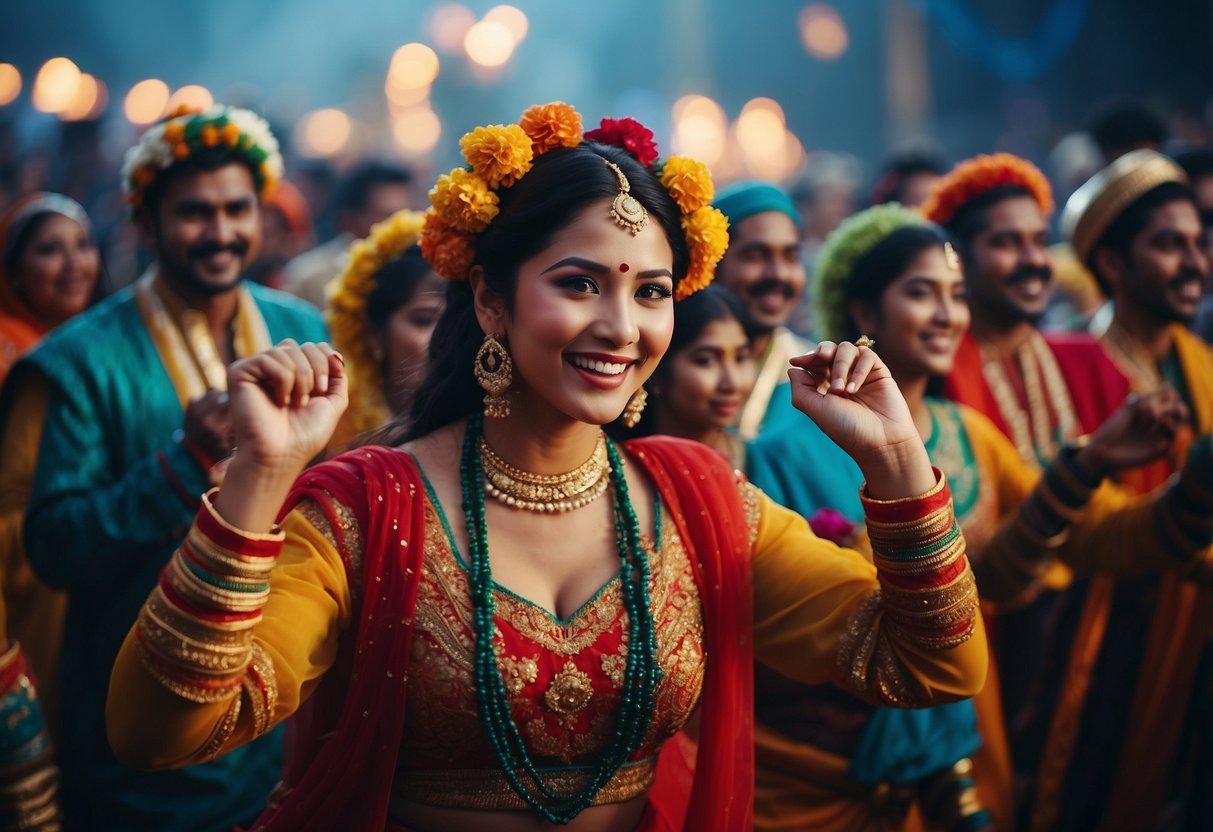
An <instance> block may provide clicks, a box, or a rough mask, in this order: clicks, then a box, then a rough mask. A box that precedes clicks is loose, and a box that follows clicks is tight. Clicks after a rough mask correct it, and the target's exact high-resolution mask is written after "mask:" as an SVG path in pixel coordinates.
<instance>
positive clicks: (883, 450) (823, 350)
mask: <svg viewBox="0 0 1213 832" xmlns="http://www.w3.org/2000/svg"><path fill="white" fill-rule="evenodd" d="M791 363H792V369H790V370H788V377H789V378H790V379H791V382H792V404H794V405H795V406H796V408H797V409H798V410H800V411H801V412H803V413H804V414H805V415H807V416H808V417H809V418H810V419H812V420H813V421H814V422H816V423H817V426H818V427H819V428H821V430H822V432H823V433H825V435H826V436H828V437H829V438H830V439H832V440H833V441H834V443H835V444H836V445H838V446H839V447H840V448H842V449H843V450H844V451H846V452H847V453H848V454H849V455H850V456H851V458H852V459H854V460H855V462H856V463H857V464H858V465H859V467H860V469H861V470H862V471H863V473H864V476H865V478H866V479H867V481H868V491H869V493H870V494H871V496H873V497H876V498H878V499H895V498H898V497H910V496H915V495H918V494H922V493H924V492H926V491H929V490H930V489H931V488H932V487H933V486H934V485H935V476H934V474H933V473H932V471H931V463H930V461H929V460H928V458H927V453H926V449H925V448H924V447H923V444H922V439H921V437H920V436H919V435H918V429H917V428H916V427H915V426H914V419H913V417H912V416H911V415H910V409H909V407H907V406H906V401H905V398H904V397H902V395H901V391H900V390H899V389H898V387H897V383H896V382H895V381H893V375H892V373H890V372H889V368H888V367H886V366H885V364H884V362H883V361H881V360H880V356H879V355H877V353H876V352H875V350H872V349H869V348H868V347H857V346H855V345H854V344H851V343H845V342H844V343H841V344H836V343H834V342H833V341H822V342H821V343H820V344H818V345H817V347H816V349H814V350H812V351H811V352H807V353H805V354H804V355H800V356H797V357H796V358H793V359H792V362H791Z"/></svg>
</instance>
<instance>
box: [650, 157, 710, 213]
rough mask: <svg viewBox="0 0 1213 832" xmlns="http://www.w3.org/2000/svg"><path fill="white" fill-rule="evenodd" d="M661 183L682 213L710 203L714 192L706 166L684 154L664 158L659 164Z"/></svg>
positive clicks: (692, 211) (696, 209)
mask: <svg viewBox="0 0 1213 832" xmlns="http://www.w3.org/2000/svg"><path fill="white" fill-rule="evenodd" d="M661 184H662V186H664V187H665V189H666V190H667V191H669V192H670V196H672V197H674V201H675V202H676V203H678V207H679V208H680V209H682V213H684V214H691V213H694V212H695V211H698V210H699V209H700V208H702V207H704V206H705V205H708V204H710V203H711V202H712V197H713V196H714V195H715V193H716V191H715V188H714V187H713V185H712V174H710V173H709V172H708V168H707V166H706V165H705V164H703V163H702V162H697V161H696V160H694V159H691V158H688V157H686V156H671V157H670V158H668V159H666V160H665V163H664V164H663V165H662V166H661Z"/></svg>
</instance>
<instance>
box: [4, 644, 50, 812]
mask: <svg viewBox="0 0 1213 832" xmlns="http://www.w3.org/2000/svg"><path fill="white" fill-rule="evenodd" d="M0 724H3V725H4V728H5V730H4V731H2V732H0V828H4V829H41V828H48V829H49V828H55V829H57V828H59V827H58V823H59V821H60V820H61V818H60V815H59V804H58V802H57V800H56V796H57V794H58V791H59V771H58V769H56V768H55V766H54V764H53V762H52V756H53V752H52V749H51V742H50V737H49V736H48V735H47V732H46V724H45V721H44V719H43V716H42V708H41V706H40V705H39V704H38V697H37V694H36V692H35V690H34V683H33V681H32V680H31V679H30V676H29V669H28V668H27V666H26V663H25V656H24V655H22V653H21V648H20V646H19V645H17V644H14V645H12V646H11V647H10V648H9V649H8V650H7V651H6V652H5V653H4V654H3V655H0Z"/></svg>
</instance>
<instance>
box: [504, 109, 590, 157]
mask: <svg viewBox="0 0 1213 832" xmlns="http://www.w3.org/2000/svg"><path fill="white" fill-rule="evenodd" d="M518 125H519V126H520V127H521V128H522V129H523V131H525V132H526V134H527V135H528V136H530V137H531V142H532V144H533V146H534V148H535V155H536V156H541V155H543V154H544V153H547V152H548V151H549V150H552V149H554V148H557V147H576V146H577V145H579V144H581V115H580V114H579V113H578V112H577V111H576V110H574V109H573V108H572V107H570V106H569V105H568V104H565V103H564V102H563V101H553V102H552V103H550V104H536V105H535V106H533V107H529V108H527V111H526V112H525V113H523V114H522V118H521V119H519V121H518Z"/></svg>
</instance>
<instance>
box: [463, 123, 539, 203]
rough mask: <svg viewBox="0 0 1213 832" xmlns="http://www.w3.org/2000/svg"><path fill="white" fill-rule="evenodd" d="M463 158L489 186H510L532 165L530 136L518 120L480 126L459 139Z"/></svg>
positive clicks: (532, 154) (532, 156)
mask: <svg viewBox="0 0 1213 832" xmlns="http://www.w3.org/2000/svg"><path fill="white" fill-rule="evenodd" d="M459 147H460V149H462V150H463V158H465V159H467V160H468V164H469V165H471V166H472V170H474V171H475V172H476V174H477V175H478V176H479V177H480V178H481V179H483V180H484V181H485V182H487V183H488V184H489V187H490V188H500V187H502V186H504V187H507V188H508V187H509V186H510V185H513V184H514V181H515V180H516V179H518V178H519V177H520V176H522V175H523V174H525V173H526V172H527V171H529V170H530V169H531V160H532V159H534V158H535V156H534V153H533V151H532V150H531V138H530V136H528V135H527V134H526V133H525V132H523V130H522V128H521V127H519V126H518V125H517V124H510V125H508V126H507V125H501V124H493V125H490V126H488V127H477V128H476V129H475V130H473V131H472V132H470V133H465V134H464V136H463V138H462V139H460V140H459Z"/></svg>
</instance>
